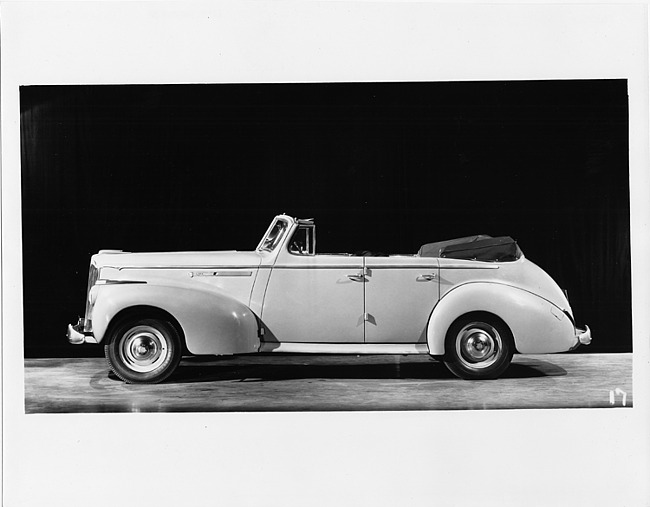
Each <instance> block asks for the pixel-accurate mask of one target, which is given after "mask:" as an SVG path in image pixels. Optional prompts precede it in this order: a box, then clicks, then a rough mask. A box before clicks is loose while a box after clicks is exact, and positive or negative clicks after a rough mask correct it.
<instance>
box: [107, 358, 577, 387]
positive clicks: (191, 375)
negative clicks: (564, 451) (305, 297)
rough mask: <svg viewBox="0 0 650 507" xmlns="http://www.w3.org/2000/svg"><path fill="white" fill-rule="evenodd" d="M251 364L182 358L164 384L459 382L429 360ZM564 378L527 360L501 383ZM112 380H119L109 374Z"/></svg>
mask: <svg viewBox="0 0 650 507" xmlns="http://www.w3.org/2000/svg"><path fill="white" fill-rule="evenodd" d="M273 359H274V361H268V362H264V361H263V360H262V361H260V360H259V359H257V361H255V362H253V363H247V362H245V361H240V360H233V359H231V358H214V357H210V358H201V357H190V358H184V359H183V361H182V362H181V365H180V366H179V367H178V368H177V370H176V371H175V372H174V373H173V374H172V375H171V376H170V377H169V378H168V379H167V380H166V381H165V383H169V384H184V383H202V382H206V383H207V382H219V381H239V382H273V381H286V380H303V379H312V380H313V379H321V380H342V379H345V380H364V379H367V380H387V379H389V380H390V379H393V380H446V381H459V380H460V379H458V378H457V377H456V376H454V375H453V374H452V373H451V372H450V371H449V370H448V369H447V367H446V366H445V365H444V364H443V363H441V362H438V361H436V360H434V359H432V358H427V359H426V360H422V359H420V360H411V361H409V360H408V359H401V358H400V359H398V360H397V361H392V362H388V361H386V362H379V363H377V362H371V361H368V362H363V361H362V360H361V359H359V358H352V359H349V360H348V361H345V360H341V359H340V358H338V359H336V360H323V359H322V358H318V359H316V360H311V361H310V359H309V358H308V357H303V358H301V360H300V361H299V362H298V361H296V359H295V358H292V360H291V361H288V362H287V363H282V362H278V361H277V359H278V358H277V357H276V358H273ZM562 375H566V370H564V369H563V368H560V367H559V366H557V365H555V364H553V363H550V362H548V361H542V360H539V359H526V360H524V362H514V363H513V364H511V365H510V367H509V368H508V369H507V370H506V371H505V372H504V373H503V374H502V375H501V377H500V379H530V378H540V377H556V376H562ZM109 377H110V378H111V379H114V380H119V379H117V377H115V376H114V375H113V374H112V373H111V374H110V376H109Z"/></svg>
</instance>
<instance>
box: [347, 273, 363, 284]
mask: <svg viewBox="0 0 650 507" xmlns="http://www.w3.org/2000/svg"><path fill="white" fill-rule="evenodd" d="M348 278H349V279H350V280H354V281H355V282H362V281H364V280H365V279H366V278H365V276H363V274H361V273H357V274H356V275H348Z"/></svg>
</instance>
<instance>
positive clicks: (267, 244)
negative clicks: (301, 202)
mask: <svg viewBox="0 0 650 507" xmlns="http://www.w3.org/2000/svg"><path fill="white" fill-rule="evenodd" d="M278 226H281V228H280V230H279V231H277V232H275V230H276V228H277V227H278ZM290 228H291V224H290V223H289V221H287V220H285V219H284V218H282V217H276V218H275V219H274V220H273V222H272V223H271V225H270V226H269V228H268V229H267V230H266V233H265V234H264V236H263V237H262V240H261V241H260V242H259V244H258V245H257V249H256V250H257V251H258V252H272V251H274V250H275V249H276V248H277V247H278V245H279V244H280V243H281V242H282V239H283V238H284V237H285V236H286V235H287V232H288V231H289V229H290Z"/></svg>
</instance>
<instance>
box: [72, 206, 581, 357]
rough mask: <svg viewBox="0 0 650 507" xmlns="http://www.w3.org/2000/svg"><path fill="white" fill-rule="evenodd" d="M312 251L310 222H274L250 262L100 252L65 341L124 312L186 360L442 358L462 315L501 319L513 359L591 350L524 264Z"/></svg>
mask: <svg viewBox="0 0 650 507" xmlns="http://www.w3.org/2000/svg"><path fill="white" fill-rule="evenodd" d="M280 229H282V230H280ZM274 232H277V233H278V234H276V235H275V237H271V236H273V234H274ZM297 236H300V238H299V239H301V238H302V237H303V236H304V241H303V243H306V244H305V245H303V247H304V248H303V249H300V247H297V246H296V245H295V243H296V241H297V240H296V237H297ZM315 250H316V241H315V225H314V224H313V221H311V220H297V219H294V218H292V217H289V216H287V215H279V216H277V217H276V218H275V219H274V221H273V222H272V224H271V226H270V227H269V229H268V230H267V233H266V234H265V237H264V239H263V240H262V242H260V245H259V246H258V248H257V249H256V250H255V251H253V252H236V251H227V252H226V251H224V252H173V253H124V252H120V251H102V252H100V253H98V254H96V255H94V256H93V257H92V260H91V280H90V281H89V290H88V304H87V308H86V315H85V319H82V320H81V322H80V325H78V326H74V327H73V326H69V331H68V336H69V340H70V341H71V342H72V343H82V342H84V341H85V342H90V343H102V341H103V339H104V337H105V336H106V334H107V331H108V330H109V328H110V326H111V323H112V322H114V321H115V320H116V319H117V318H118V317H120V315H123V312H136V313H137V312H141V313H147V312H149V311H151V310H155V311H156V312H160V313H161V314H164V315H166V316H168V317H169V319H170V320H172V321H173V322H175V324H176V325H177V327H178V329H179V330H180V331H181V335H182V337H183V339H184V343H185V345H186V347H187V349H188V350H189V351H190V352H191V353H193V354H215V355H223V354H245V353H252V352H301V353H304V352H315V353H355V354H362V353H373V354H374V353H398V354H411V353H414V354H419V353H424V354H431V355H434V356H441V355H443V354H445V337H446V335H447V331H448V330H449V328H450V326H451V325H452V324H453V323H454V321H456V319H458V318H459V317H462V316H463V315H467V314H468V313H471V312H486V313H489V314H492V315H494V316H496V317H498V318H499V319H501V320H502V321H503V323H505V325H506V326H507V327H508V329H509V330H510V331H511V334H512V337H513V339H514V346H515V348H516V351H517V352H520V353H552V352H562V351H567V350H570V349H573V348H575V347H576V346H577V345H579V344H580V343H584V344H586V343H589V341H590V339H591V337H590V334H589V331H588V328H587V331H582V330H577V329H576V327H575V324H574V319H573V314H572V311H571V307H570V306H569V302H568V301H567V298H566V297H565V295H564V293H563V292H562V290H560V288H559V287H558V286H557V284H556V283H555V282H554V281H553V280H552V279H551V277H550V276H548V275H547V274H546V273H545V272H544V271H543V270H542V269H540V268H539V267H537V266H536V265H535V264H534V263H532V262H531V261H529V260H527V259H526V258H525V257H524V256H523V254H522V255H521V257H520V258H519V259H518V260H515V261H511V262H481V261H471V260H455V259H449V258H438V257H420V256H418V255H397V256H384V257H373V256H355V255H350V254H316V253H315ZM93 270H95V272H94V273H93Z"/></svg>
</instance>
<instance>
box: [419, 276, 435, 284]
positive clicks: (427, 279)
mask: <svg viewBox="0 0 650 507" xmlns="http://www.w3.org/2000/svg"><path fill="white" fill-rule="evenodd" d="M417 279H418V280H422V281H427V282H430V281H431V280H435V279H436V275H435V274H431V275H420V276H418V278H417Z"/></svg>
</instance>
